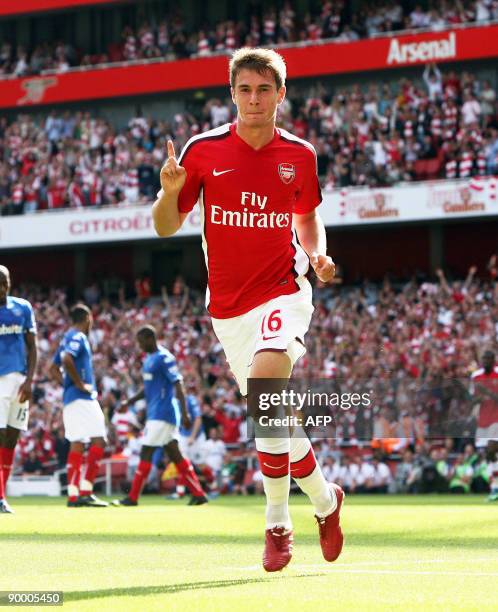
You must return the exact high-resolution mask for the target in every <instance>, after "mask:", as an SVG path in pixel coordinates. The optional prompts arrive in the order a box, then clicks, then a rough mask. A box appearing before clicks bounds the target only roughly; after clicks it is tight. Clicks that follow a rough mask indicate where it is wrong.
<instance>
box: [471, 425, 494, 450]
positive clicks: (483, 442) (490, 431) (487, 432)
mask: <svg viewBox="0 0 498 612" xmlns="http://www.w3.org/2000/svg"><path fill="white" fill-rule="evenodd" d="M493 440H494V441H495V442H498V423H493V424H492V425H490V426H489V427H478V428H477V429H476V448H485V447H486V446H487V445H488V442H491V441H493Z"/></svg>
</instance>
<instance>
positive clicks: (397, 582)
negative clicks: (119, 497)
mask: <svg viewBox="0 0 498 612" xmlns="http://www.w3.org/2000/svg"><path fill="white" fill-rule="evenodd" d="M11 502H12V505H13V507H14V508H15V511H16V514H15V515H12V516H11V515H0V551H1V571H0V590H11V589H16V590H37V589H43V590H50V589H53V590H63V591H64V592H65V603H64V609H67V610H98V611H99V612H100V611H101V610H134V611H135V610H139V611H143V610H145V611H148V610H184V611H188V612H190V611H191V610H193V611H197V610H217V611H218V610H231V611H235V612H237V611H238V610H250V611H251V612H257V611H258V610H276V611H280V610H284V611H285V612H288V611H290V610H299V611H300V612H301V611H303V610H313V611H318V610H367V611H369V610H388V609H389V610H391V609H400V610H401V609H403V610H439V611H440V612H445V611H446V610H488V609H489V610H492V609H494V610H497V609H498V504H491V503H486V502H485V500H484V498H483V497H462V498H461V497H458V498H456V497H449V496H440V497H401V496H399V497H398V496H393V497H352V496H349V497H347V498H346V503H345V506H344V510H343V519H342V524H343V529H344V532H345V536H346V542H345V547H344V550H343V554H342V555H341V557H340V559H339V560H338V561H337V562H335V563H333V564H328V563H326V562H324V561H323V559H322V557H321V551H320V546H319V543H318V534H317V530H316V527H315V523H314V519H313V513H312V508H311V506H310V504H309V503H308V501H307V499H306V498H304V497H302V496H293V497H292V498H291V512H292V518H293V521H294V528H295V546H294V557H293V559H292V562H291V564H290V565H289V566H288V567H287V568H286V569H285V570H284V571H282V572H279V573H277V574H266V573H265V572H264V570H263V569H262V567H261V553H262V545H263V530H264V523H263V513H264V506H263V499H261V498H254V497H249V498H240V497H239V498H235V497H231V498H222V499H218V500H215V501H213V502H211V503H210V504H209V505H207V506H201V507H187V506H185V502H184V501H179V502H169V501H166V500H163V499H162V498H159V497H155V498H151V497H144V498H143V501H142V503H141V504H140V506H139V507H138V508H114V507H109V508H103V509H97V508H72V509H68V508H66V507H65V505H64V502H63V500H58V499H57V500H51V499H46V500H45V499H40V498H36V499H35V498H31V499H21V500H16V499H12V500H11Z"/></svg>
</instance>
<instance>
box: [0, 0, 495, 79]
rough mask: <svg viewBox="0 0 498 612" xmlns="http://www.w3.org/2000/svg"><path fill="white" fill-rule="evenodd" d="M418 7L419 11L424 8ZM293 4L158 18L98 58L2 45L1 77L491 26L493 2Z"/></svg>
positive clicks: (126, 32)
mask: <svg viewBox="0 0 498 612" xmlns="http://www.w3.org/2000/svg"><path fill="white" fill-rule="evenodd" d="M423 6H425V8H423ZM299 8H300V7H298V5H297V2H291V1H289V0H285V2H283V3H274V4H273V5H271V4H270V5H268V4H266V3H265V7H264V8H263V7H262V6H261V5H258V4H253V5H251V4H249V5H248V7H247V14H246V18H245V19H243V20H238V21H233V20H229V21H221V22H218V23H203V24H200V26H199V27H197V26H194V24H187V23H186V21H185V19H184V17H182V14H181V12H180V11H178V10H176V11H175V12H174V13H173V14H169V15H166V14H164V11H162V12H158V13H157V15H156V16H155V18H154V20H150V21H143V22H142V23H141V25H139V26H138V27H137V28H133V27H131V26H126V27H125V28H124V29H123V31H122V36H121V41H108V45H107V49H106V50H105V52H101V53H93V54H92V53H89V52H88V50H85V49H80V48H76V47H75V46H74V45H73V44H71V42H70V41H67V40H65V41H64V40H59V41H55V42H53V43H49V42H45V43H43V44H39V45H37V46H36V47H34V48H33V49H27V48H25V47H24V46H22V45H15V44H12V43H11V42H7V41H6V42H4V43H3V44H2V46H1V48H0V77H1V76H2V75H3V76H4V77H7V76H15V77H21V76H29V75H35V74H40V73H42V74H48V73H62V72H66V71H67V70H69V69H70V68H71V67H74V66H93V65H102V64H107V63H112V62H123V61H126V62H132V61H137V60H138V61H144V60H148V59H153V58H156V59H158V58H161V59H166V60H174V59H182V58H188V57H196V56H197V57H204V56H208V55H212V54H213V53H230V52H232V51H233V50H234V49H236V48H238V47H240V46H244V45H246V46H258V45H265V46H274V45H283V44H288V43H304V42H310V43H313V42H314V41H319V40H328V39H336V40H341V41H351V40H357V39H360V38H365V37H371V36H376V35H383V34H387V33H390V32H395V31H400V30H416V29H428V30H441V29H445V28H451V27H453V26H455V25H458V24H466V23H472V22H485V21H490V20H493V19H498V6H497V4H496V2H495V1H494V0H475V1H474V0H457V1H456V2H449V1H448V0H438V1H433V2H429V3H423V2H421V3H420V4H418V3H414V2H394V1H391V0H376V1H374V2H372V1H370V2H366V1H363V2H361V3H360V7H359V9H358V10H355V7H352V6H351V3H348V2H344V0H334V1H330V0H329V1H327V0H325V1H323V2H321V3H315V4H311V3H310V4H309V6H308V9H309V10H306V11H304V12H303V13H301V12H300V11H299Z"/></svg>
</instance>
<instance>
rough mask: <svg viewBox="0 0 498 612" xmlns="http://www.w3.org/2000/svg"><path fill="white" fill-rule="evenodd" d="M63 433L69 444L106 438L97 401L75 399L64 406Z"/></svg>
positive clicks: (102, 418)
mask: <svg viewBox="0 0 498 612" xmlns="http://www.w3.org/2000/svg"><path fill="white" fill-rule="evenodd" d="M62 420H63V422H64V431H65V435H66V438H67V439H68V440H69V442H87V441H89V439H91V438H104V439H105V438H106V437H107V432H106V428H105V418H104V413H103V412H102V408H101V407H100V404H99V403H98V401H97V400H86V399H77V400H74V402H71V403H70V404H67V405H66V406H64V410H63V411H62Z"/></svg>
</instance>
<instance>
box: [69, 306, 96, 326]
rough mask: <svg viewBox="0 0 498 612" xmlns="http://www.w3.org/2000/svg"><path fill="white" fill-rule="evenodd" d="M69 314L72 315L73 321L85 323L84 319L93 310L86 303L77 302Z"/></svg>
mask: <svg viewBox="0 0 498 612" xmlns="http://www.w3.org/2000/svg"><path fill="white" fill-rule="evenodd" d="M69 314H70V315H71V321H72V322H73V323H83V321H84V320H85V319H86V318H87V317H89V316H90V314H91V311H90V308H88V306H85V304H76V305H75V306H73V307H72V308H71V311H70V313H69Z"/></svg>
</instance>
